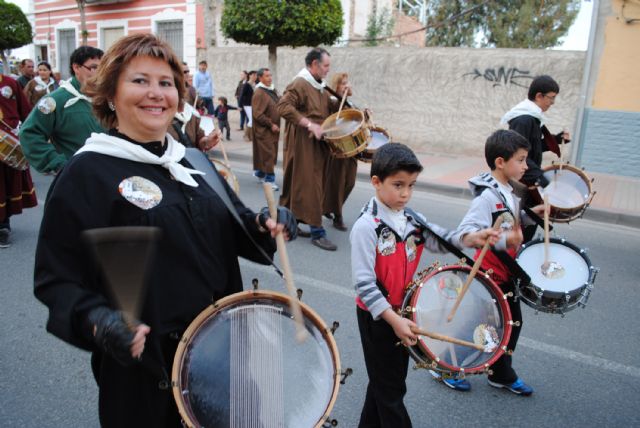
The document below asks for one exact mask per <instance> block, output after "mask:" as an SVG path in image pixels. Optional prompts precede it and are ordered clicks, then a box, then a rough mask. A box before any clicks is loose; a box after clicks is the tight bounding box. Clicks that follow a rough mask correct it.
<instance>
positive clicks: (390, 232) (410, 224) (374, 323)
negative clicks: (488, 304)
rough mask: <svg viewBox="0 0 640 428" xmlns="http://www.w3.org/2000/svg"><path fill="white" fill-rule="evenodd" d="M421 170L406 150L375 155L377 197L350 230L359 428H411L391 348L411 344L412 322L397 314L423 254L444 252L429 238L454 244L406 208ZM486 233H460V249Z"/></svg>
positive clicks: (399, 353)
mask: <svg viewBox="0 0 640 428" xmlns="http://www.w3.org/2000/svg"><path fill="white" fill-rule="evenodd" d="M421 171H422V165H421V164H420V161H418V159H417V158H416V156H415V154H414V153H413V152H412V151H411V149H409V148H408V147H407V146H405V145H402V144H397V143H389V144H385V145H384V146H382V147H381V148H380V149H378V150H377V152H376V154H375V155H374V157H373V162H372V164H371V183H372V185H373V187H374V188H375V190H376V194H375V196H374V197H373V198H371V200H370V201H369V202H368V203H367V204H366V205H365V207H364V208H363V210H362V213H361V215H360V217H359V218H358V220H357V221H356V222H355V223H354V225H353V229H352V231H351V235H350V240H351V272H352V277H353V283H354V284H355V288H356V293H357V298H356V304H357V309H356V310H357V318H358V327H359V330H360V339H361V341H362V349H363V352H364V360H365V365H366V368H367V374H368V376H369V384H368V386H367V393H366V397H365V401H364V406H363V409H362V413H361V415H360V424H359V426H360V427H389V428H404V427H411V420H410V418H409V414H408V412H407V409H406V407H405V405H404V403H403V397H404V395H405V394H406V391H407V387H406V383H405V380H406V377H407V369H408V367H409V354H408V353H407V351H406V350H405V349H404V348H403V347H401V346H396V343H397V342H398V340H400V341H401V342H402V343H403V344H404V345H405V346H413V345H415V344H416V340H417V336H416V335H415V334H414V333H413V332H412V330H411V328H412V327H415V324H414V323H413V321H411V320H409V319H407V318H403V317H401V316H400V315H399V314H398V310H399V309H400V307H401V305H402V298H403V295H404V288H405V286H406V285H407V284H408V283H409V282H411V280H412V279H413V275H414V273H415V271H416V269H417V268H418V264H419V262H420V256H421V254H422V250H423V249H424V247H426V248H427V249H428V250H430V251H433V252H438V253H444V252H446V249H445V247H444V246H443V245H442V244H441V243H440V242H439V241H438V239H437V238H436V237H435V236H434V233H437V234H438V235H440V236H441V237H444V239H446V240H447V241H449V242H450V243H453V242H454V241H453V240H452V238H453V232H447V231H446V230H445V229H443V228H441V227H439V226H437V225H435V224H431V223H427V222H426V220H425V219H424V217H423V216H422V215H421V214H417V213H415V212H414V211H412V210H411V209H409V208H406V205H407V204H408V203H409V201H410V200H411V195H412V192H413V188H414V186H415V183H416V180H417V178H418V174H419V173H420V172H421ZM498 236H499V234H498V232H495V231H493V230H492V229H491V228H490V227H489V228H487V229H484V230H481V231H475V232H473V233H469V234H466V235H465V237H464V240H463V242H462V244H463V245H464V246H473V247H480V246H482V245H484V243H485V242H486V241H487V240H489V241H490V242H496V241H497V239H498Z"/></svg>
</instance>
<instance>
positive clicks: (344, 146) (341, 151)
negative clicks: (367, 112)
mask: <svg viewBox="0 0 640 428" xmlns="http://www.w3.org/2000/svg"><path fill="white" fill-rule="evenodd" d="M322 131H323V132H324V140H325V141H326V142H327V143H329V148H330V149H331V154H332V155H333V156H334V157H336V158H350V157H352V156H355V155H357V154H358V153H360V152H362V151H363V150H365V149H366V148H367V143H368V142H369V140H370V138H371V132H370V131H369V127H368V126H367V121H366V119H365V116H364V113H363V112H361V111H360V110H355V109H345V110H342V111H341V112H340V117H338V113H334V114H332V115H331V116H329V117H328V118H326V119H325V121H324V122H323V123H322Z"/></svg>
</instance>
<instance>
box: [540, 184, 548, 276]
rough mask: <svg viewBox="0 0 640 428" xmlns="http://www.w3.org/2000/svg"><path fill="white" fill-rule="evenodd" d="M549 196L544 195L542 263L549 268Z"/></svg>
mask: <svg viewBox="0 0 640 428" xmlns="http://www.w3.org/2000/svg"><path fill="white" fill-rule="evenodd" d="M548 208H549V195H548V194H546V193H545V195H544V263H543V264H542V266H549V209H548Z"/></svg>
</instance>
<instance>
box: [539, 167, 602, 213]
mask: <svg viewBox="0 0 640 428" xmlns="http://www.w3.org/2000/svg"><path fill="white" fill-rule="evenodd" d="M543 171H544V177H545V178H546V179H547V180H549V184H548V185H547V187H545V188H542V189H541V188H538V189H537V190H538V192H539V194H540V195H541V199H540V201H542V196H544V195H545V194H547V195H549V205H551V212H550V213H549V218H550V219H551V221H553V222H558V223H568V222H570V221H573V220H575V219H577V218H580V217H582V216H583V215H584V212H585V211H586V210H587V208H588V207H589V204H590V203H591V200H592V199H593V197H594V195H595V192H594V191H593V190H592V188H591V182H592V180H590V179H589V177H587V174H585V173H584V171H582V170H581V169H579V168H576V167H574V166H572V165H567V164H554V165H549V166H547V167H545V168H544V169H543Z"/></svg>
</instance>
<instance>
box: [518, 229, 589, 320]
mask: <svg viewBox="0 0 640 428" xmlns="http://www.w3.org/2000/svg"><path fill="white" fill-rule="evenodd" d="M549 260H550V261H552V262H554V264H555V266H556V269H555V270H553V271H549V270H548V269H547V270H544V269H543V268H542V265H543V263H544V241H543V240H542V239H536V240H533V241H530V242H528V243H526V244H524V245H523V246H522V248H521V249H520V251H519V252H518V255H517V257H516V262H517V263H518V264H519V265H520V266H521V267H522V269H523V270H524V271H525V272H526V273H527V274H528V275H529V276H530V277H531V283H530V284H528V285H523V286H520V287H519V290H518V291H519V294H520V298H521V299H522V301H524V303H526V304H527V305H529V306H531V307H532V308H534V309H535V310H537V311H542V312H548V313H552V314H565V313H566V312H568V311H570V310H572V309H575V308H576V307H578V306H583V307H584V306H585V305H586V304H587V300H588V299H589V294H590V293H591V290H592V289H593V283H594V282H595V279H596V274H597V273H598V268H596V267H594V266H593V265H592V264H591V260H589V257H587V255H586V252H585V250H584V249H581V248H578V247H577V246H575V245H573V244H572V243H570V242H568V241H566V240H564V239H558V238H551V239H550V241H549Z"/></svg>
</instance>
